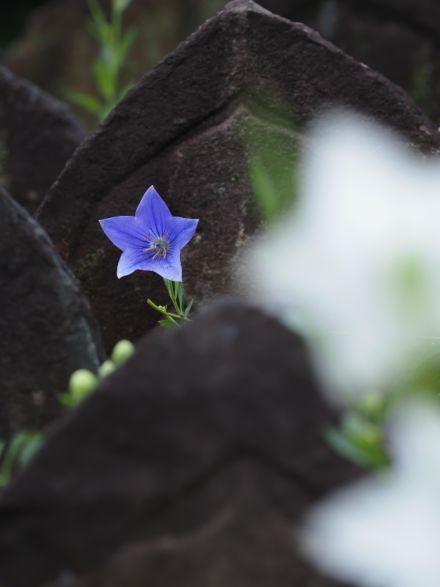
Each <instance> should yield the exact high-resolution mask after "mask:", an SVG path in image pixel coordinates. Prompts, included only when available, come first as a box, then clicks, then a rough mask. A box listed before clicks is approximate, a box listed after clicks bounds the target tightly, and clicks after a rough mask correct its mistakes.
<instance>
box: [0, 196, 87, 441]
mask: <svg viewBox="0 0 440 587" xmlns="http://www.w3.org/2000/svg"><path fill="white" fill-rule="evenodd" d="M0 283H1V290H0V332H1V333H2V334H1V338H0V438H7V437H9V436H10V434H12V433H13V432H17V431H19V430H22V429H23V428H35V427H37V428H40V427H42V426H44V425H45V424H47V423H48V422H49V421H51V420H52V419H53V418H54V417H55V416H56V415H57V414H58V413H59V411H60V408H59V403H58V401H57V399H56V395H57V394H58V393H60V392H63V391H65V389H66V385H67V382H68V379H69V376H70V375H71V373H72V372H73V371H74V370H75V369H78V368H80V367H87V368H91V369H96V367H97V364H98V357H97V350H96V346H95V340H96V339H97V337H96V335H95V332H94V322H93V320H92V318H91V316H90V310H89V307H88V304H87V303H86V301H85V299H84V297H83V296H82V294H81V292H80V289H79V285H78V283H77V282H76V280H75V279H74V278H73V276H72V275H71V274H70V272H69V270H68V269H67V268H66V267H65V266H64V264H63V262H62V261H61V259H60V258H59V256H58V253H57V252H56V250H55V249H54V247H53V245H52V243H51V242H50V241H49V239H48V237H47V236H46V234H45V233H44V231H43V230H42V228H41V227H40V226H39V225H38V224H37V222H35V221H34V220H33V219H32V218H31V217H30V216H29V215H28V214H27V213H26V211H25V210H24V209H22V208H21V207H20V206H19V205H18V204H17V203H16V202H14V200H13V199H12V198H11V197H10V196H8V194H7V193H6V192H5V191H4V190H2V189H0Z"/></svg>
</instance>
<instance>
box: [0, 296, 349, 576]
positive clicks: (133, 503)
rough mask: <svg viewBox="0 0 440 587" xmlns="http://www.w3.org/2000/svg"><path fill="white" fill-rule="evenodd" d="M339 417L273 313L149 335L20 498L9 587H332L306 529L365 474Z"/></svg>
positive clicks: (58, 437)
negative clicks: (333, 439) (303, 544)
mask: <svg viewBox="0 0 440 587" xmlns="http://www.w3.org/2000/svg"><path fill="white" fill-rule="evenodd" d="M333 421H334V415H333V414H332V413H331V412H330V411H329V410H328V408H327V407H326V405H325V404H324V403H323V401H322V400H321V398H320V396H319V393H318V390H317V385H316V383H315V380H314V377H313V375H312V373H311V369H310V367H309V363H308V358H307V355H306V352H305V349H304V346H303V344H302V343H301V341H300V340H299V339H298V338H297V337H296V336H294V335H293V334H292V333H290V332H288V331H287V330H285V328H284V327H282V326H281V325H280V324H279V323H277V322H275V321H274V320H273V319H271V318H269V317H267V316H265V315H263V314H261V313H260V312H258V311H257V310H253V309H250V308H247V307H245V306H243V305H242V304H240V303H238V302H236V301H233V300H227V301H223V302H217V303H216V304H214V305H213V306H212V307H211V308H209V309H207V310H205V311H204V313H202V315H200V316H198V317H197V318H196V319H195V320H194V322H192V323H191V324H190V325H188V326H186V327H185V328H182V329H180V330H165V329H164V330H160V331H156V332H155V333H152V334H149V335H148V336H147V337H145V339H144V340H143V341H141V342H140V343H139V345H138V348H137V352H136V354H135V355H134V357H133V358H132V359H131V360H130V361H128V362H127V363H126V364H125V365H124V366H123V367H122V368H120V369H119V370H118V371H117V372H116V373H115V374H114V375H112V376H111V377H110V378H108V379H106V380H105V381H104V382H103V384H101V387H100V388H99V389H98V390H97V392H96V393H95V394H94V395H93V396H91V397H90V398H89V399H88V400H87V401H86V402H84V403H83V404H82V405H81V406H80V407H79V408H78V409H77V410H76V411H74V412H73V413H71V414H70V415H69V417H68V418H66V420H65V421H64V422H62V423H61V425H60V426H58V429H57V430H55V431H54V432H53V434H52V435H51V437H50V438H49V439H48V441H47V444H46V446H45V447H43V449H42V450H41V452H40V453H39V454H38V455H37V457H36V458H35V459H34V461H33V462H32V463H31V464H30V466H29V467H28V468H27V470H25V471H24V472H23V473H22V474H21V476H19V477H18V478H17V479H16V480H15V482H13V483H12V484H11V485H10V486H9V487H8V488H7V489H6V491H5V493H4V494H3V496H2V498H1V500H0V582H1V583H2V584H3V583H4V584H5V585H8V586H9V587H28V585H33V586H35V587H37V586H38V585H40V584H42V583H45V582H46V583H47V581H55V582H54V585H62V584H66V583H65V581H66V580H67V579H69V581H70V582H69V584H70V585H77V586H78V587H79V586H82V587H92V586H94V587H98V586H102V587H104V586H106V587H108V586H109V585H111V586H115V587H116V586H118V587H135V586H136V587H137V586H141V585H145V584H148V585H150V587H168V586H170V587H171V586H172V587H175V585H176V583H178V584H179V585H182V586H184V587H190V586H191V587H207V586H210V587H211V586H213V587H214V586H219V585H229V586H233V587H239V586H240V587H243V586H245V587H248V586H249V587H273V585H277V586H279V587H291V586H298V587H299V586H301V587H312V586H313V587H318V586H319V587H324V586H326V587H328V586H329V585H332V584H333V583H331V582H329V581H327V580H324V579H322V578H319V577H318V576H317V575H316V574H315V572H314V571H312V570H311V569H310V568H309V567H308V566H307V565H306V564H305V563H304V562H303V561H301V560H300V558H299V554H298V551H297V548H296V545H295V533H294V532H295V528H297V527H298V526H299V525H300V524H301V520H302V518H303V516H304V514H305V512H306V510H307V508H308V507H309V506H310V504H311V503H312V502H314V501H315V500H317V499H319V498H320V497H321V496H322V495H323V494H325V493H327V492H328V491H330V490H331V489H333V488H334V487H336V486H338V485H340V484H343V483H345V482H347V481H348V480H351V479H353V478H354V477H357V475H358V472H357V470H355V469H354V467H352V466H351V465H349V464H348V463H346V462H345V461H342V460H341V459H340V458H339V457H337V456H336V455H335V454H334V453H333V452H332V451H331V450H330V449H329V448H328V447H327V446H326V444H325V443H324V441H323V436H322V434H323V431H324V430H325V428H326V427H327V426H328V425H330V424H331V423H332V422H333ZM57 579H58V580H57ZM63 581H64V582H63Z"/></svg>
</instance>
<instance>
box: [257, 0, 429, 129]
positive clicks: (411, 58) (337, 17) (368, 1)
mask: <svg viewBox="0 0 440 587" xmlns="http://www.w3.org/2000/svg"><path fill="white" fill-rule="evenodd" d="M261 4H262V5H263V6H265V7H267V8H269V9H271V10H273V11H274V12H277V13H279V14H282V15H283V16H285V17H287V18H290V19H292V20H295V21H300V22H304V23H305V24H307V25H308V26H311V27H313V28H315V29H316V30H318V31H319V32H320V33H321V34H322V35H323V36H324V37H326V38H327V39H329V40H330V41H332V42H333V43H335V44H336V45H337V46H338V47H341V49H343V50H344V51H346V52H347V53H348V54H349V55H352V56H353V57H355V58H356V59H358V60H359V61H362V62H364V63H366V64H367V65H368V66H370V67H372V68H374V69H376V70H377V71H379V72H380V73H382V74H383V75H385V76H387V77H388V78H389V79H390V80H392V81H393V82H395V83H397V84H399V85H400V86H401V87H402V88H404V89H405V90H406V91H407V92H408V93H409V94H410V95H411V96H412V97H413V98H414V100H415V101H416V103H417V104H418V105H419V106H420V107H422V108H423V110H424V111H425V112H427V114H428V115H429V116H431V117H432V118H433V119H434V120H436V121H437V122H440V65H439V63H440V42H439V33H440V4H439V2H437V0H261Z"/></svg>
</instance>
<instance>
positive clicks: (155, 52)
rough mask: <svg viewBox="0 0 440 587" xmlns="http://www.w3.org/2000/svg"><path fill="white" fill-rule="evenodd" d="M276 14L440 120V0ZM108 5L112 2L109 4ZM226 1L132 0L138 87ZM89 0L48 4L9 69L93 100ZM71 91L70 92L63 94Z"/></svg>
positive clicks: (363, 0)
mask: <svg viewBox="0 0 440 587" xmlns="http://www.w3.org/2000/svg"><path fill="white" fill-rule="evenodd" d="M260 3H261V5H262V6H264V7H265V8H267V9H268V10H270V11H272V12H274V13H275V14H280V15H281V16H284V17H286V18H289V19H291V20H293V21H296V22H303V23H305V24H307V25H309V26H311V27H312V28H314V29H316V30H318V31H319V32H320V33H321V34H322V35H323V36H324V37H326V38H327V39H329V40H330V41H332V42H333V43H335V44H336V45H337V46H338V47H341V49H343V50H344V51H346V52H347V53H348V54H349V55H352V56H353V57H355V58H356V59H358V60H360V61H363V62H365V63H366V64H367V65H369V66H370V67H372V68H374V69H376V70H377V71H379V72H380V73H382V74H384V75H385V76H387V77H388V78H389V79H390V80H392V81H393V82H395V83H397V84H399V85H400V86H402V87H403V88H404V89H405V90H406V91H407V92H409V93H410V94H411V95H412V96H413V97H414V99H415V100H416V102H417V104H418V105H419V106H421V107H422V108H423V109H424V110H425V112H427V113H428V115H430V116H431V117H434V118H435V120H436V121H440V106H439V104H440V66H439V63H440V43H439V32H440V30H439V29H440V24H439V23H440V5H439V3H438V1H437V0H261V2H260ZM104 4H105V2H104ZM224 4H225V2H224V0H209V2H207V0H186V1H185V2H181V1H180V0H132V2H131V5H130V7H129V8H128V10H127V13H126V15H125V23H126V25H127V26H135V27H136V28H137V30H138V32H139V34H138V38H137V41H136V43H135V45H134V47H133V50H132V52H131V54H130V59H129V62H128V64H127V68H126V74H127V81H128V80H137V79H139V77H140V76H141V75H142V74H143V72H144V71H145V70H146V69H147V68H149V67H151V66H152V65H155V64H156V63H157V61H159V59H160V58H162V57H163V56H164V55H165V54H166V53H167V52H169V51H170V50H172V49H173V48H174V47H175V46H176V45H177V43H178V42H179V41H181V40H182V39H183V38H185V36H186V35H188V33H189V32H190V31H192V30H195V29H196V28H197V27H198V26H199V25H200V24H201V23H202V22H203V21H204V20H205V19H206V18H207V17H208V16H212V14H214V13H215V11H216V10H219V9H220V8H221V7H222V6H223V5H224ZM87 12H88V11H87V2H86V0H63V3H62V5H61V4H60V3H59V2H58V0H53V1H52V2H48V3H47V4H45V5H44V6H43V7H41V8H39V9H38V10H36V11H35V14H33V15H32V17H31V18H30V20H29V24H28V27H27V30H26V32H25V34H24V35H23V37H22V39H20V41H19V42H17V43H14V45H13V46H12V47H11V49H10V51H9V52H8V53H7V55H5V56H4V61H5V63H6V65H8V66H9V67H11V69H12V70H13V71H14V72H16V73H17V74H18V75H21V76H23V77H25V78H26V79H30V80H32V81H34V82H35V83H37V84H38V85H39V86H41V87H43V88H45V89H46V90H48V91H50V92H51V93H55V94H56V95H57V93H58V94H60V95H61V96H62V97H64V95H65V88H66V87H68V88H75V89H79V90H83V91H87V92H91V93H93V92H94V91H95V86H94V83H93V79H92V73H91V71H90V70H89V68H84V67H83V66H82V65H83V63H84V62H85V61H88V60H91V59H93V58H94V56H95V55H96V53H97V50H98V49H97V47H96V46H95V44H94V40H93V38H92V36H91V35H90V34H89V33H88V31H87V27H86V21H87V19H88V18H89V16H88V14H87ZM63 92H64V93H63Z"/></svg>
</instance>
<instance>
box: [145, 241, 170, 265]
mask: <svg viewBox="0 0 440 587" xmlns="http://www.w3.org/2000/svg"><path fill="white" fill-rule="evenodd" d="M169 250H170V243H169V241H168V239H167V238H166V236H161V237H157V236H155V237H153V238H152V239H151V240H150V244H149V246H148V247H147V248H146V249H144V251H145V252H146V253H152V257H153V261H155V260H156V259H165V258H166V256H167V255H168V251H169Z"/></svg>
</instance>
